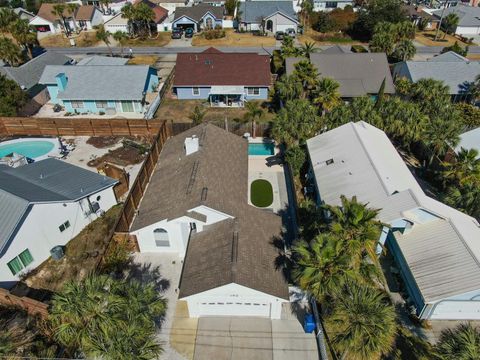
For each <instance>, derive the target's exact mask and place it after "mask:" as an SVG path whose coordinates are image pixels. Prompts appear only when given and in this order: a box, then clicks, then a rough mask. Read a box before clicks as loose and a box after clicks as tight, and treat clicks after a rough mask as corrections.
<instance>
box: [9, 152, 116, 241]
mask: <svg viewBox="0 0 480 360" xmlns="http://www.w3.org/2000/svg"><path fill="white" fill-rule="evenodd" d="M116 183H117V180H114V179H111V178H109V177H106V176H103V175H100V174H97V173H95V172H93V171H89V170H85V169H82V168H80V167H78V166H74V165H70V164H68V163H66V162H64V161H60V160H56V159H46V160H42V161H38V162H35V163H33V164H29V165H24V166H21V167H18V168H10V167H6V166H1V167H0V214H2V215H1V216H0V249H1V248H2V247H3V246H4V245H5V244H6V242H7V241H8V240H9V238H10V236H11V234H12V233H13V232H14V231H15V228H16V226H17V224H18V223H19V221H20V220H21V218H22V217H23V216H24V214H25V212H26V211H27V210H28V208H29V206H30V205H31V204H35V203H49V202H71V201H75V200H78V199H82V198H85V197H87V196H89V195H91V194H93V193H96V192H98V191H100V190H103V189H106V188H108V187H111V186H113V185H115V184H116Z"/></svg>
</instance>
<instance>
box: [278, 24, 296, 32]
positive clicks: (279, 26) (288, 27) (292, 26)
mask: <svg viewBox="0 0 480 360" xmlns="http://www.w3.org/2000/svg"><path fill="white" fill-rule="evenodd" d="M287 29H295V32H296V31H297V25H295V24H286V25H280V24H277V30H276V31H286V30H287Z"/></svg>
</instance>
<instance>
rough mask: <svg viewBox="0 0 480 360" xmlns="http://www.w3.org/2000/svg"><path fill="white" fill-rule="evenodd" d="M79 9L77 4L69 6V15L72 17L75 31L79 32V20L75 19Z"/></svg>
mask: <svg viewBox="0 0 480 360" xmlns="http://www.w3.org/2000/svg"><path fill="white" fill-rule="evenodd" d="M77 8H78V4H75V3H70V4H67V13H68V14H69V15H71V16H72V19H73V27H74V28H75V31H77V19H76V17H75V13H76V11H77Z"/></svg>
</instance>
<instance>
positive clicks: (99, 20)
mask: <svg viewBox="0 0 480 360" xmlns="http://www.w3.org/2000/svg"><path fill="white" fill-rule="evenodd" d="M89 24H90V27H93V26H97V25H100V24H103V15H102V13H101V12H100V10H98V9H95V11H94V12H93V17H92V21H91V22H89Z"/></svg>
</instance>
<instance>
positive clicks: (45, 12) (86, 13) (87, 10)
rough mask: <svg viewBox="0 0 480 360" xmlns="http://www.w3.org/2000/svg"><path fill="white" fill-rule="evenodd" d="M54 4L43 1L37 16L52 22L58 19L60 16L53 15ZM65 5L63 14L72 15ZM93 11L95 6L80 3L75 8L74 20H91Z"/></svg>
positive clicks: (65, 15) (68, 16)
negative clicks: (80, 4)
mask: <svg viewBox="0 0 480 360" xmlns="http://www.w3.org/2000/svg"><path fill="white" fill-rule="evenodd" d="M55 5H56V4H49V3H43V4H42V5H41V6H40V9H39V10H38V13H37V16H39V17H41V18H43V19H45V20H48V21H50V22H54V21H56V20H60V18H59V17H58V16H56V15H53V13H52V11H53V7H54V6H55ZM62 5H65V10H64V11H63V16H64V17H66V18H70V17H72V13H71V12H70V11H69V10H68V8H67V6H66V4H62ZM94 12H95V6H93V5H82V6H79V7H78V8H77V10H76V11H75V19H76V20H85V21H88V20H91V19H92V17H93V13H94Z"/></svg>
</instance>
